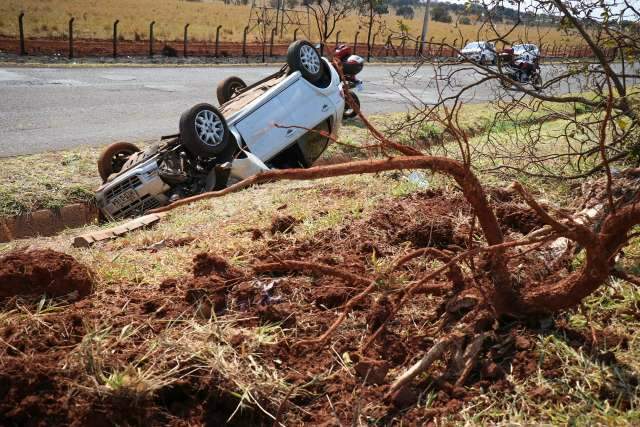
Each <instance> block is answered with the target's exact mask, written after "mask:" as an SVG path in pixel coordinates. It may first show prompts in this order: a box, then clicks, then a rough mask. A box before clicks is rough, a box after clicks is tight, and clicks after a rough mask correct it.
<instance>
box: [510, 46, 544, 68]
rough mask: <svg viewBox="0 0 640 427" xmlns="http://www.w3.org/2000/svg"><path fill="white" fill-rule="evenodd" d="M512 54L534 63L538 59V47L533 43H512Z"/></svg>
mask: <svg viewBox="0 0 640 427" xmlns="http://www.w3.org/2000/svg"><path fill="white" fill-rule="evenodd" d="M511 48H512V49H513V55H514V56H515V57H516V58H519V59H520V60H522V61H526V62H531V63H536V62H538V61H539V60H540V49H538V46H536V45H535V44H530V43H526V44H514V45H513V46H512V47H511Z"/></svg>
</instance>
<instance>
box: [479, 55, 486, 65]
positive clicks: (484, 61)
mask: <svg viewBox="0 0 640 427" xmlns="http://www.w3.org/2000/svg"><path fill="white" fill-rule="evenodd" d="M486 63H487V59H486V58H485V56H484V55H482V56H480V65H485V64H486Z"/></svg>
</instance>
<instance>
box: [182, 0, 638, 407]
mask: <svg viewBox="0 0 640 427" xmlns="http://www.w3.org/2000/svg"><path fill="white" fill-rule="evenodd" d="M533 3H534V4H533V5H529V6H526V7H525V5H524V3H523V5H521V6H522V9H523V10H524V9H526V8H527V7H534V8H544V9H545V11H546V12H547V13H549V14H555V15H558V16H560V17H561V18H562V22H564V23H566V25H568V26H570V27H571V30H572V31H574V32H576V33H577V34H579V35H580V36H581V37H582V39H583V40H584V42H585V43H586V44H588V45H589V46H590V47H591V49H592V50H593V53H594V57H595V59H594V60H590V61H587V62H583V63H581V64H580V65H578V66H566V65H558V66H555V67H553V70H554V72H555V73H556V75H555V77H554V78H553V79H551V80H549V81H548V82H546V84H545V86H544V88H543V89H542V90H541V91H534V90H532V89H530V88H529V87H528V86H526V85H524V84H522V83H520V82H515V81H512V80H510V79H509V78H508V77H505V75H504V74H502V73H501V71H500V68H499V67H498V68H492V67H485V66H478V67H477V68H474V70H479V71H478V74H477V79H476V81H474V82H473V83H472V84H469V85H466V86H462V88H461V89H460V90H458V91H453V90H451V88H452V87H453V86H454V85H453V81H454V80H455V79H456V78H457V76H458V75H459V74H461V73H463V72H465V70H467V72H468V70H469V69H470V67H465V66H462V67H457V68H451V67H448V66H446V65H442V66H436V67H435V80H434V81H435V82H436V84H437V85H438V86H439V89H440V91H439V92H440V94H441V96H440V99H439V101H438V102H437V103H436V105H423V106H422V108H418V109H417V110H416V111H415V112H414V113H413V114H412V115H411V116H410V117H408V118H407V120H404V121H403V124H402V129H400V127H396V128H392V129H391V134H392V135H393V134H397V133H398V132H400V131H401V130H409V131H411V127H412V126H420V125H423V124H424V123H435V124H437V125H439V126H441V127H442V129H443V134H444V137H442V138H440V139H439V142H438V143H433V144H430V143H428V141H427V143H424V144H401V143H398V142H394V141H393V137H388V136H385V134H383V133H382V132H380V131H379V130H377V129H376V128H375V127H374V126H372V125H371V124H370V123H369V122H368V121H367V119H366V117H364V116H363V115H362V114H360V118H361V120H363V121H364V123H365V125H366V126H367V127H368V128H369V131H370V132H371V135H372V136H373V138H375V140H376V143H375V144H371V145H369V146H367V147H366V150H369V151H371V152H376V153H378V154H382V155H383V156H385V158H382V159H377V160H363V161H354V162H349V163H342V164H336V165H331V166H321V167H313V168H310V169H306V170H274V171H269V172H265V173H263V174H260V175H257V176H254V177H253V178H250V179H248V180H246V181H243V182H240V183H238V184H235V185H234V186H232V187H229V188H227V189H225V190H222V191H219V192H213V193H207V194H203V195H200V196H195V197H194V198H195V199H199V198H206V197H215V196H221V195H224V194H227V193H228V192H231V191H235V190H237V189H240V188H244V187H247V186H249V185H252V184H255V183H259V182H266V181H272V180H281V179H292V180H307V179H318V178H325V177H333V176H339V175H347V174H363V173H377V172H381V171H389V170H401V169H405V170H406V169H425V170H429V171H432V172H434V173H437V174H441V175H445V176H447V177H449V178H451V179H452V180H453V181H455V183H456V184H457V186H458V187H459V189H460V191H461V192H462V193H463V195H464V197H465V198H466V200H467V201H468V203H469V204H470V205H471V206H472V208H473V214H474V220H473V222H472V231H473V229H474V228H475V227H476V226H477V230H478V232H479V233H481V236H482V239H481V240H482V241H483V242H484V243H483V244H478V240H477V239H476V240H475V242H472V241H471V239H470V244H469V246H468V247H467V248H464V249H463V248H456V247H448V248H445V249H436V248H432V247H427V248H420V249H417V250H415V251H413V252H410V253H408V254H404V255H402V256H401V257H399V258H398V259H397V260H395V262H394V263H393V265H392V266H391V267H390V268H388V269H387V270H385V271H383V272H380V273H379V275H378V276H376V277H365V276H362V275H356V274H354V273H351V272H349V271H346V270H345V269H341V268H340V267H336V266H328V265H322V264H318V263H312V262H304V261H300V260H286V259H275V260H274V261H273V262H272V263H269V264H265V265H259V266H256V270H257V271H259V272H267V271H275V270H280V271H305V272H310V271H312V272H318V273H321V274H328V275H334V276H337V277H340V278H342V279H344V280H347V281H351V282H354V283H360V284H366V285H367V286H366V287H365V289H364V290H363V291H362V292H360V293H359V294H358V295H356V296H355V297H353V298H352V299H351V300H350V301H349V302H348V303H347V304H346V305H345V306H344V307H343V312H342V314H341V315H340V316H339V317H338V318H337V319H336V320H335V322H334V323H333V325H332V326H331V327H330V328H329V329H328V330H326V331H325V333H323V334H322V335H321V336H320V337H318V338H317V339H313V340H307V341H303V342H298V343H296V345H301V346H309V345H322V344H323V343H326V342H327V341H328V340H330V339H331V334H332V332H333V331H334V330H335V329H336V328H337V327H338V326H339V325H340V323H341V322H342V321H343V320H344V319H345V318H346V316H347V314H348V312H349V311H350V310H351V308H352V307H353V306H354V305H355V304H357V303H358V302H359V301H361V300H362V299H363V298H365V297H366V296H367V295H368V294H369V293H371V292H372V290H373V289H374V288H376V283H377V282H378V281H379V280H381V279H382V280H385V279H389V278H390V277H393V275H394V274H398V271H399V270H400V269H401V267H402V266H403V265H404V264H406V263H408V262H409V261H411V260H412V259H415V258H417V257H427V258H431V259H433V260H437V261H438V262H439V265H440V266H439V267H438V268H436V269H434V270H432V271H428V272H426V273H424V274H423V276H422V277H421V278H420V279H419V280H415V281H413V282H410V283H408V284H405V285H403V287H401V288H399V289H395V290H394V292H393V295H391V296H390V299H391V302H392V309H391V310H389V312H388V315H387V317H386V318H385V319H383V320H382V322H381V325H380V326H379V327H378V328H377V329H376V330H374V331H371V334H370V335H369V338H368V339H367V340H366V341H365V343H364V344H363V346H362V347H361V351H362V353H363V354H366V352H367V348H368V347H369V346H370V345H371V344H372V343H373V342H374V341H375V340H376V338H377V337H379V336H380V334H381V333H382V332H383V331H384V328H385V323H387V322H388V321H389V320H390V319H392V318H393V317H394V316H395V315H396V313H397V312H398V310H399V309H400V308H401V306H402V305H403V303H404V302H405V301H407V300H408V299H409V298H410V297H411V295H412V294H413V293H414V292H415V291H416V290H417V289H420V291H421V292H423V293H424V292H431V293H433V294H438V295H443V294H444V295H446V299H445V303H444V306H446V309H443V310H442V313H443V314H442V318H441V320H440V323H439V327H438V330H439V331H440V336H439V337H437V339H436V341H435V343H434V345H433V346H432V347H431V348H430V349H427V351H426V353H425V354H424V356H423V357H421V358H420V359H419V360H418V362H417V363H415V364H414V365H413V366H411V367H410V368H408V369H407V370H406V371H405V373H404V374H402V375H401V376H399V377H398V378H397V379H396V380H395V382H394V383H393V384H392V385H391V386H390V388H389V391H388V393H389V396H391V395H393V393H395V392H397V391H399V390H401V389H402V388H403V387H404V386H405V385H406V384H408V383H409V382H410V381H411V380H412V379H413V378H415V377H416V376H417V375H418V374H419V373H421V372H424V371H426V370H428V369H429V368H430V367H431V366H432V365H433V363H434V362H435V361H438V360H439V361H444V362H445V365H446V366H447V369H446V374H445V375H446V376H447V378H448V380H449V381H450V382H451V383H452V384H456V385H462V384H464V382H465V380H466V378H467V377H468V375H469V374H470V372H471V370H472V368H473V367H474V366H475V363H476V360H477V358H478V355H479V353H480V352H481V351H482V346H483V342H484V341H485V340H486V339H487V337H489V336H491V334H492V333H493V330H494V329H495V327H496V326H495V325H496V322H499V321H500V320H501V319H503V318H504V317H509V318H514V317H515V318H522V317H531V316H538V315H549V314H553V313H556V312H559V311H562V310H566V309H571V308H574V307H577V306H578V305H579V304H580V303H581V301H582V300H583V299H584V298H585V297H587V296H589V295H590V294H592V293H593V292H594V291H596V290H597V289H598V288H600V287H602V286H604V285H605V284H606V283H607V281H608V280H610V278H611V277H618V278H621V279H623V280H627V281H629V282H631V283H634V284H636V285H640V278H637V277H634V276H632V275H631V274H629V273H628V272H625V271H624V269H623V268H622V267H621V266H620V265H619V264H618V263H617V260H618V256H619V255H620V253H621V251H622V250H623V249H624V248H625V246H627V245H628V244H629V242H630V241H631V240H632V239H636V238H638V237H640V232H638V230H637V228H635V227H636V225H638V224H640V187H639V184H640V170H639V169H637V164H638V152H639V147H640V144H639V142H638V141H639V140H640V139H639V137H640V130H639V129H638V127H639V125H640V120H639V118H638V113H639V108H638V99H637V96H638V90H637V87H634V86H632V85H631V84H630V82H632V81H634V79H638V78H639V77H640V76H638V75H637V72H636V71H634V70H635V68H634V67H635V63H634V59H633V57H634V55H637V54H638V52H639V51H640V49H639V48H640V46H638V38H637V37H630V36H629V34H630V33H629V31H631V30H630V29H629V28H628V26H626V24H624V23H623V22H622V20H614V19H613V18H611V16H612V14H613V11H612V10H608V11H607V7H606V6H602V3H601V2H596V1H594V2H592V3H591V4H587V2H584V1H582V2H571V3H568V2H563V1H561V0H552V1H538V2H533ZM498 5H500V2H497V3H493V4H492V5H491V6H492V7H495V6H498ZM598 7H600V8H602V7H604V8H605V12H608V15H607V13H604V14H603V15H602V16H599V17H598V18H593V17H592V15H593V14H594V13H596V11H597V10H600V9H597V8H598ZM616 11H617V13H618V14H619V16H624V17H625V20H626V21H628V20H634V21H635V22H636V25H637V21H638V19H640V14H639V13H638V11H637V10H636V9H634V8H633V7H632V6H631V5H630V4H629V3H621V4H620V5H619V6H618V9H616ZM487 16H488V18H487V19H488V21H487V22H486V25H488V26H491V27H492V28H494V29H495V40H496V41H507V40H508V37H509V34H510V32H511V29H507V30H506V32H505V33H500V32H499V31H498V30H497V29H496V27H495V26H493V24H492V22H491V14H488V15H487ZM626 21H625V22H626ZM605 48H607V51H613V53H614V57H610V56H607V55H605ZM610 48H613V49H610ZM419 66H420V65H419ZM474 72H475V71H474ZM568 81H573V82H577V83H575V84H574V85H573V87H575V88H576V89H579V90H578V91H577V92H578V93H576V94H572V95H566V96H561V95H556V94H554V90H555V89H556V88H559V87H562V85H563V84H566V83H567V82H568ZM492 82H493V83H494V84H495V87H496V94H497V95H496V98H497V99H496V101H495V105H497V106H498V107H499V108H498V111H497V112H496V117H497V118H500V117H503V118H507V119H510V120H520V119H521V118H522V117H524V118H525V122H526V124H527V125H528V127H527V128H526V129H527V132H525V135H523V134H522V131H520V134H515V135H514V134H509V135H510V136H509V141H508V142H509V143H508V144H507V143H506V142H505V141H504V140H500V141H498V139H496V136H495V135H494V134H493V133H492V130H493V129H494V128H493V127H492V126H490V127H489V128H488V134H487V138H486V140H485V143H484V144H485V145H486V146H485V147H482V148H483V150H480V149H479V148H478V147H474V146H472V145H471V143H470V133H471V132H472V131H473V129H463V128H461V126H460V125H459V124H458V119H459V115H460V112H461V108H462V104H463V102H462V100H463V99H466V98H465V97H466V96H467V95H468V93H469V92H470V91H472V90H473V89H474V88H475V87H476V86H478V85H481V84H485V85H487V84H492ZM503 86H506V87H507V88H508V89H504V88H503ZM501 88H502V89H501ZM447 90H448V91H449V94H448V95H447V94H446V92H447ZM587 91H588V93H587ZM634 97H636V98H635V99H634ZM354 107H355V106H354ZM569 107H570V108H569ZM516 111H517V117H516V116H515V115H514V114H515V112H516ZM558 118H560V119H562V120H563V121H562V122H561V123H562V124H563V128H562V129H561V131H560V134H561V136H560V137H557V138H555V139H554V144H552V145H553V146H552V147H548V145H549V144H546V145H545V142H544V141H543V138H542V137H541V135H542V133H543V125H544V123H546V122H548V121H549V120H552V119H558ZM496 120H498V119H496ZM494 124H495V122H494ZM451 147H455V148H454V149H452V148H451ZM491 150H493V151H491ZM398 153H399V154H400V156H396V155H397V154H398ZM487 153H488V154H487ZM482 156H487V157H490V158H491V159H492V160H493V161H494V165H493V166H495V167H488V168H487V167H486V165H485V166H476V164H475V162H476V161H477V158H478V157H482ZM500 158H502V161H499V159H500ZM558 159H560V162H559V163H561V166H560V167H557V168H555V169H554V172H553V173H550V172H548V170H547V173H543V172H541V170H540V169H545V168H547V169H548V165H549V164H550V163H552V162H558ZM485 163H486V162H485ZM483 169H484V172H490V173H499V174H501V176H502V177H503V178H504V176H505V175H506V176H509V175H508V174H509V173H512V174H513V175H514V176H523V175H524V176H527V175H529V176H536V177H544V178H546V179H561V180H575V181H576V182H578V183H583V182H585V180H587V179H589V180H590V181H589V182H590V188H589V189H588V191H584V192H583V199H582V200H581V203H580V204H578V205H576V206H573V210H572V212H569V211H567V209H559V208H555V207H553V206H552V205H551V204H549V203H545V202H539V201H537V200H536V198H535V197H534V196H533V195H532V194H530V192H529V191H528V190H527V189H526V188H525V187H524V186H523V185H521V184H520V183H519V182H517V181H515V182H513V184H512V185H511V186H510V187H509V188H508V189H506V191H509V192H511V193H512V194H514V195H516V197H519V198H521V200H522V201H523V202H525V203H526V204H527V205H528V206H529V207H530V209H531V210H532V211H533V212H534V213H535V215H536V216H537V217H538V218H539V220H540V221H541V222H542V223H544V226H543V227H541V228H538V229H536V230H534V231H532V232H530V233H528V234H527V235H525V236H524V237H522V238H518V239H507V238H506V237H505V234H504V233H503V230H502V229H501V225H500V223H499V221H498V219H497V216H496V213H495V210H494V209H495V206H494V204H492V202H491V201H490V199H489V197H488V195H487V191H486V189H485V188H484V187H483V185H482V184H481V181H480V180H479V178H478V176H477V175H476V171H477V170H483ZM545 170H546V169H545ZM576 170H578V171H577V172H576ZM194 198H191V200H193V199H194ZM191 200H183V201H180V202H177V203H176V204H174V205H173V206H176V205H181V204H183V203H188V202H189V201H191ZM579 254H580V256H581V257H582V263H581V266H580V267H579V268H577V270H572V269H571V268H569V264H570V261H571V260H573V259H575V258H576V257H577V256H578V255H579ZM523 259H542V260H545V263H544V264H543V265H544V266H545V268H544V271H537V272H536V275H531V274H522V273H523V271H522V270H524V269H527V268H532V267H531V266H528V263H523V262H522V260H523ZM443 275H444V276H446V277H447V279H448V281H447V285H446V286H442V285H441V284H438V285H436V284H434V279H435V278H437V277H439V276H443ZM534 277H535V278H534ZM454 313H455V314H454Z"/></svg>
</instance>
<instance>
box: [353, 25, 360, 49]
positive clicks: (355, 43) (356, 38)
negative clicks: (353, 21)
mask: <svg viewBox="0 0 640 427" xmlns="http://www.w3.org/2000/svg"><path fill="white" fill-rule="evenodd" d="M358 35H360V31H356V37H355V38H354V40H353V54H354V55H355V54H356V49H358Z"/></svg>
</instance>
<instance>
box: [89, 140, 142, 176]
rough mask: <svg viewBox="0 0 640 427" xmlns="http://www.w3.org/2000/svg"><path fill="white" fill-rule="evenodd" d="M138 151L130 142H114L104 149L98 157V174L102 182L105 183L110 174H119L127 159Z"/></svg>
mask: <svg viewBox="0 0 640 427" xmlns="http://www.w3.org/2000/svg"><path fill="white" fill-rule="evenodd" d="M138 151H140V149H139V148H138V147H136V146H135V145H134V144H131V143H130V142H114V143H113V144H111V145H109V146H108V147H107V148H105V149H104V150H103V151H102V153H100V157H98V173H99V174H100V178H102V182H103V183H105V182H107V179H109V176H110V175H111V174H114V173H118V172H120V171H121V170H122V166H124V164H125V163H126V161H127V158H128V157H129V156H130V155H132V154H133V153H137V152H138Z"/></svg>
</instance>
